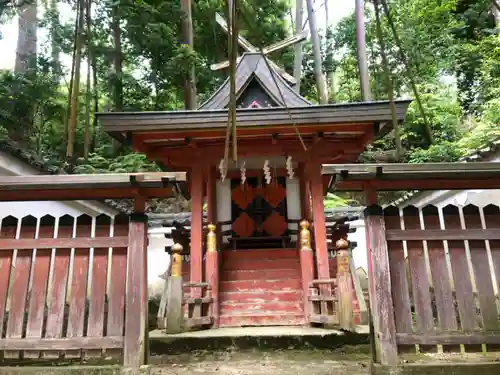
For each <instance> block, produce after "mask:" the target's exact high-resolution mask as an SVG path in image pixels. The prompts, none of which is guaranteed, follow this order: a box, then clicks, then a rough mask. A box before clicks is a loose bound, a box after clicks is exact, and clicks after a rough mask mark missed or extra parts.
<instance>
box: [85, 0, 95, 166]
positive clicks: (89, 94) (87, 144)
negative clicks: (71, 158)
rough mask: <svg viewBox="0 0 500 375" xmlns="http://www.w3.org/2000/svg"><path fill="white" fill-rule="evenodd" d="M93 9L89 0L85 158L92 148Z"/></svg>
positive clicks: (87, 18) (87, 12)
mask: <svg viewBox="0 0 500 375" xmlns="http://www.w3.org/2000/svg"><path fill="white" fill-rule="evenodd" d="M91 9H92V2H91V0H87V7H86V12H85V16H86V23H87V25H86V26H87V32H86V37H87V83H86V89H87V93H86V94H87V95H86V98H85V132H84V138H83V156H84V158H85V160H87V159H88V158H89V150H90V105H91V99H92V88H91V86H90V72H91V69H92V64H91V62H92V54H93V51H92V40H91V34H90V26H91Z"/></svg>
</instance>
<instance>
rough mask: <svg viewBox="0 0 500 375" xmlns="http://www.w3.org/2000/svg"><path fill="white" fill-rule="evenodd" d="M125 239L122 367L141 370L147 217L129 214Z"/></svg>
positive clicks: (145, 318) (144, 355)
mask: <svg viewBox="0 0 500 375" xmlns="http://www.w3.org/2000/svg"><path fill="white" fill-rule="evenodd" d="M128 237H129V246H128V251H127V283H126V285H127V290H126V297H125V309H126V311H125V342H124V349H123V365H124V366H125V367H140V366H142V365H144V364H146V362H147V356H148V350H149V348H148V343H147V340H148V289H147V288H148V280H147V278H148V275H147V241H148V240H147V238H148V219H147V216H146V215H144V214H132V215H131V217H130V224H129V235H128Z"/></svg>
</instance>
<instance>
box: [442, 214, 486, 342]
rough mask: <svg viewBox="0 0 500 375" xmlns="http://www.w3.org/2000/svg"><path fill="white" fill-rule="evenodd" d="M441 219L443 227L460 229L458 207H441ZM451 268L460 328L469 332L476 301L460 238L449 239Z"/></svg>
mask: <svg viewBox="0 0 500 375" xmlns="http://www.w3.org/2000/svg"><path fill="white" fill-rule="evenodd" d="M443 220H444V227H445V229H462V224H461V221H460V212H459V209H458V207H456V206H453V205H448V206H446V207H444V208H443ZM448 250H449V253H450V262H451V270H452V274H453V286H454V288H455V297H456V301H457V307H458V315H459V317H460V330H461V331H462V332H464V333H465V332H470V331H473V330H476V329H477V328H478V324H477V319H476V303H475V301H474V294H473V289H472V279H471V275H470V272H469V265H468V261H467V253H466V251H465V242H464V241H462V240H457V241H449V240H448ZM465 348H466V350H473V351H474V350H476V351H477V350H479V349H480V347H479V348H478V347H477V346H471V345H466V346H465Z"/></svg>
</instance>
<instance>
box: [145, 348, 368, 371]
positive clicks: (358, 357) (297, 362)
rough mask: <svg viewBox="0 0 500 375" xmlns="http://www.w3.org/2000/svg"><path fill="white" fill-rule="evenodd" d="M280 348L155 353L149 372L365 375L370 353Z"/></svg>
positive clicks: (356, 350)
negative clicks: (276, 349)
mask: <svg viewBox="0 0 500 375" xmlns="http://www.w3.org/2000/svg"><path fill="white" fill-rule="evenodd" d="M359 351H360V350H359V348H356V349H353V351H352V352H346V351H345V348H343V351H342V352H338V351H322V350H300V351H298V350H283V351H274V352H259V351H244V352H241V351H225V352H217V353H213V352H211V353H204V352H198V353H191V354H189V355H185V356H182V355H181V356H155V357H151V358H150V363H151V364H152V365H153V366H154V370H153V372H152V375H153V374H154V375H181V374H182V375H184V374H206V375H208V374H214V375H215V374H217V375H298V374H301V375H302V374H306V375H337V374H338V375H344V374H345V375H368V374H369V361H370V356H369V354H367V353H363V352H361V353H360V352H359Z"/></svg>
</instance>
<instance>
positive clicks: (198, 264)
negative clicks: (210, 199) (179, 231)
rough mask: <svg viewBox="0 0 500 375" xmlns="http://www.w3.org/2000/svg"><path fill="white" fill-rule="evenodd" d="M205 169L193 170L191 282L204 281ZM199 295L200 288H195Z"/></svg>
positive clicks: (194, 168) (199, 167)
mask: <svg viewBox="0 0 500 375" xmlns="http://www.w3.org/2000/svg"><path fill="white" fill-rule="evenodd" d="M203 190H204V189H203V169H202V167H201V166H194V167H193V168H192V169H191V267H190V276H191V277H190V282H192V283H199V282H202V281H203V272H202V269H203ZM192 290H196V294H199V291H200V290H199V288H193V289H192Z"/></svg>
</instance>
